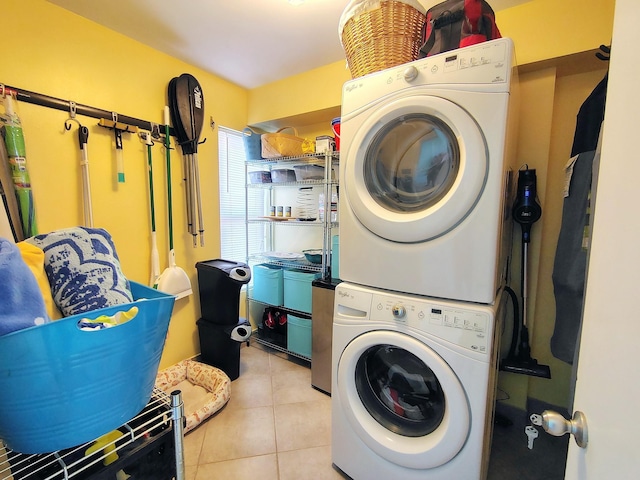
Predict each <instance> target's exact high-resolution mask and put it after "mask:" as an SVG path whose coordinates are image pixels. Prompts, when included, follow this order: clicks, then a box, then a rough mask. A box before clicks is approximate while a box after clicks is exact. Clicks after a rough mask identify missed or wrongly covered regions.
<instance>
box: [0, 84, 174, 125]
mask: <svg viewBox="0 0 640 480" xmlns="http://www.w3.org/2000/svg"><path fill="white" fill-rule="evenodd" d="M0 86H2V87H3V91H2V92H0V93H2V94H3V95H4V94H6V93H7V92H8V91H11V92H15V94H16V98H17V99H18V100H20V101H22V102H26V103H32V104H34V105H40V106H42V107H48V108H53V109H56V110H62V111H64V112H67V113H69V114H71V113H72V110H73V109H75V114H77V115H84V116H87V117H93V118H104V119H106V120H115V118H114V117H115V116H117V121H118V122H121V123H126V124H128V125H134V126H136V127H139V128H141V129H143V130H148V131H150V132H151V131H153V130H154V129H153V127H154V125H159V124H154V123H151V122H148V121H146V120H140V119H139V118H134V117H129V116H127V115H120V114H119V113H116V112H111V111H109V110H102V109H101V108H96V107H90V106H88V105H82V104H80V103H75V102H73V101H71V100H62V99H61V98H56V97H51V96H49V95H44V94H42V93H36V92H30V91H28V90H23V89H20V88H17V87H12V86H9V85H5V84H0ZM72 116H73V115H72ZM156 131H157V129H156ZM169 134H170V135H172V136H175V130H174V129H173V128H172V127H170V128H169Z"/></svg>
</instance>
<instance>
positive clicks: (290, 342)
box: [287, 315, 311, 358]
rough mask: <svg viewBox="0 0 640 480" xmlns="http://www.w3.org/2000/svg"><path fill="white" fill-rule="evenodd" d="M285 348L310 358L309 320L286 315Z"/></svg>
mask: <svg viewBox="0 0 640 480" xmlns="http://www.w3.org/2000/svg"><path fill="white" fill-rule="evenodd" d="M287 350H290V351H291V352H293V353H297V354H298V355H302V356H303V357H307V358H311V320H309V319H306V318H300V317H296V316H294V315H287Z"/></svg>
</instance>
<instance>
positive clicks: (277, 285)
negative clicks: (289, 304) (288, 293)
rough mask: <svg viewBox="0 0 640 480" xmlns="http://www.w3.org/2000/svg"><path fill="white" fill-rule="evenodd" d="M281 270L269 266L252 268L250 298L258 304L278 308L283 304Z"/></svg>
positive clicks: (262, 265) (261, 265)
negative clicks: (251, 291)
mask: <svg viewBox="0 0 640 480" xmlns="http://www.w3.org/2000/svg"><path fill="white" fill-rule="evenodd" d="M282 272H283V270H282V268H281V267H278V266H274V265H269V264H266V263H264V264H260V265H256V266H255V267H253V293H252V294H251V298H253V299H254V300H257V301H258V302H263V303H268V304H270V305H277V306H280V305H282V304H283V303H284V284H283V276H282Z"/></svg>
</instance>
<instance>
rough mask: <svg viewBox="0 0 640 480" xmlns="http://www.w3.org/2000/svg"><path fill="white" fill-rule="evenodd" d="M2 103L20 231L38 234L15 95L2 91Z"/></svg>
mask: <svg viewBox="0 0 640 480" xmlns="http://www.w3.org/2000/svg"><path fill="white" fill-rule="evenodd" d="M3 94H4V95H3V97H2V103H3V104H4V110H5V111H4V115H1V116H0V118H1V119H2V122H3V123H4V129H5V138H4V141H5V145H6V148H7V155H8V157H9V166H10V168H11V175H12V177H13V185H14V188H15V194H16V198H17V199H18V205H19V208H20V220H21V225H22V231H23V233H24V236H25V238H26V237H32V236H34V235H37V234H38V227H37V225H36V211H35V206H34V203H33V193H32V191H31V179H30V177H29V171H28V170H27V155H26V149H25V145H24V134H23V131H22V123H21V122H20V117H19V116H18V113H17V111H16V105H17V104H16V98H14V95H15V93H14V92H10V91H8V90H7V91H4V92H3Z"/></svg>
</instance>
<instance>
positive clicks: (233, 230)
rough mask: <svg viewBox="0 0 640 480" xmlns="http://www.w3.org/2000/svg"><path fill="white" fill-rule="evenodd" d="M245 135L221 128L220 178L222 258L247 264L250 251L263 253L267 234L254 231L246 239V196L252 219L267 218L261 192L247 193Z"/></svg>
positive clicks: (219, 146) (256, 190)
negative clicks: (262, 216) (263, 216)
mask: <svg viewBox="0 0 640 480" xmlns="http://www.w3.org/2000/svg"><path fill="white" fill-rule="evenodd" d="M242 137H243V134H242V132H238V131H237V130H232V129H229V128H225V127H219V128H218V152H219V154H218V155H219V159H218V165H219V167H218V168H219V179H220V188H219V191H220V256H221V258H223V259H225V260H234V261H238V262H244V261H246V256H247V245H248V249H249V252H260V251H263V250H264V245H265V236H264V231H257V232H256V231H255V229H252V230H251V234H250V235H249V239H248V240H247V228H246V222H245V209H246V198H247V197H246V193H248V195H249V212H248V214H249V217H250V218H252V217H259V216H261V215H264V205H265V194H264V192H263V191H260V190H261V189H249V191H248V192H246V187H245V183H246V176H245V152H244V143H243V138H242Z"/></svg>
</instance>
